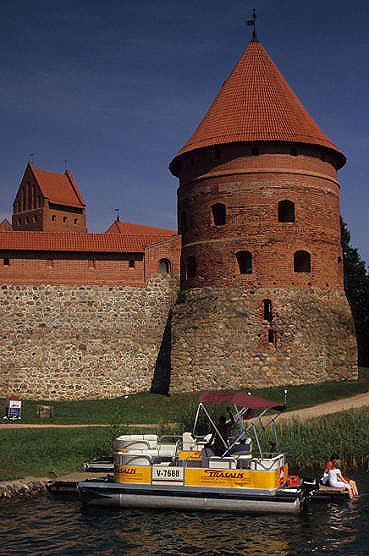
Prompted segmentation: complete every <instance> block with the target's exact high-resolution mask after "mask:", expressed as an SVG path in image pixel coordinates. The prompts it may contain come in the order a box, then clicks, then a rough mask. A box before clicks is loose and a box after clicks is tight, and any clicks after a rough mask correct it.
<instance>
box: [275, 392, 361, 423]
mask: <svg viewBox="0 0 369 556" xmlns="http://www.w3.org/2000/svg"><path fill="white" fill-rule="evenodd" d="M367 406H369V392H364V393H363V394H357V395H356V396H352V397H350V398H341V399H340V400H333V401H331V402H325V403H321V404H319V405H314V406H313V407H306V408H304V409H297V410H296V411H287V412H286V413H282V414H281V416H280V417H279V418H280V419H299V420H301V421H304V420H306V419H311V418H313V417H320V416H322V415H330V414H331V413H338V412H340V411H349V410H350V409H358V408H360V407H367Z"/></svg>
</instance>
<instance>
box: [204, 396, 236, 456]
mask: <svg viewBox="0 0 369 556" xmlns="http://www.w3.org/2000/svg"><path fill="white" fill-rule="evenodd" d="M227 411H228V414H229V416H230V418H229V419H228V420H227V418H226V416H225V415H221V416H220V417H219V419H218V423H217V429H218V431H219V434H218V432H217V431H216V430H215V431H214V432H213V436H212V439H211V441H210V445H211V448H212V449H213V451H214V454H215V455H216V456H222V455H223V454H224V452H225V451H226V450H227V447H228V440H229V438H230V436H231V432H232V427H233V425H234V419H233V415H232V413H231V410H230V408H229V407H227Z"/></svg>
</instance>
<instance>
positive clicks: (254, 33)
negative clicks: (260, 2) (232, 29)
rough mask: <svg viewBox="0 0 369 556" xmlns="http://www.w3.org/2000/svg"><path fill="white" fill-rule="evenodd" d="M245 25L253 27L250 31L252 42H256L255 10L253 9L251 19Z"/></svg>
mask: <svg viewBox="0 0 369 556" xmlns="http://www.w3.org/2000/svg"><path fill="white" fill-rule="evenodd" d="M247 25H250V26H252V27H253V30H252V39H251V40H252V41H254V42H256V41H257V40H258V38H257V36H256V10H255V8H253V10H252V19H249V20H248V21H247Z"/></svg>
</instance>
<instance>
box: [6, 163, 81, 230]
mask: <svg viewBox="0 0 369 556" xmlns="http://www.w3.org/2000/svg"><path fill="white" fill-rule="evenodd" d="M13 230H16V231H32V232H34V231H42V232H79V233H81V232H86V231H87V228H86V203H85V202H84V200H83V198H82V195H81V193H80V191H79V189H78V186H77V184H76V182H75V181H74V178H73V176H72V173H71V172H70V171H69V170H66V171H65V172H64V174H56V173H55V172H48V171H46V170H41V169H38V168H35V166H34V165H33V164H32V162H29V163H28V164H27V168H26V170H25V172H24V175H23V178H22V181H21V183H20V186H19V189H18V191H17V194H16V197H15V200H14V203H13Z"/></svg>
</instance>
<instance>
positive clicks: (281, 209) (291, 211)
mask: <svg viewBox="0 0 369 556" xmlns="http://www.w3.org/2000/svg"><path fill="white" fill-rule="evenodd" d="M278 221H279V222H295V203H293V202H292V201H279V203H278Z"/></svg>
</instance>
